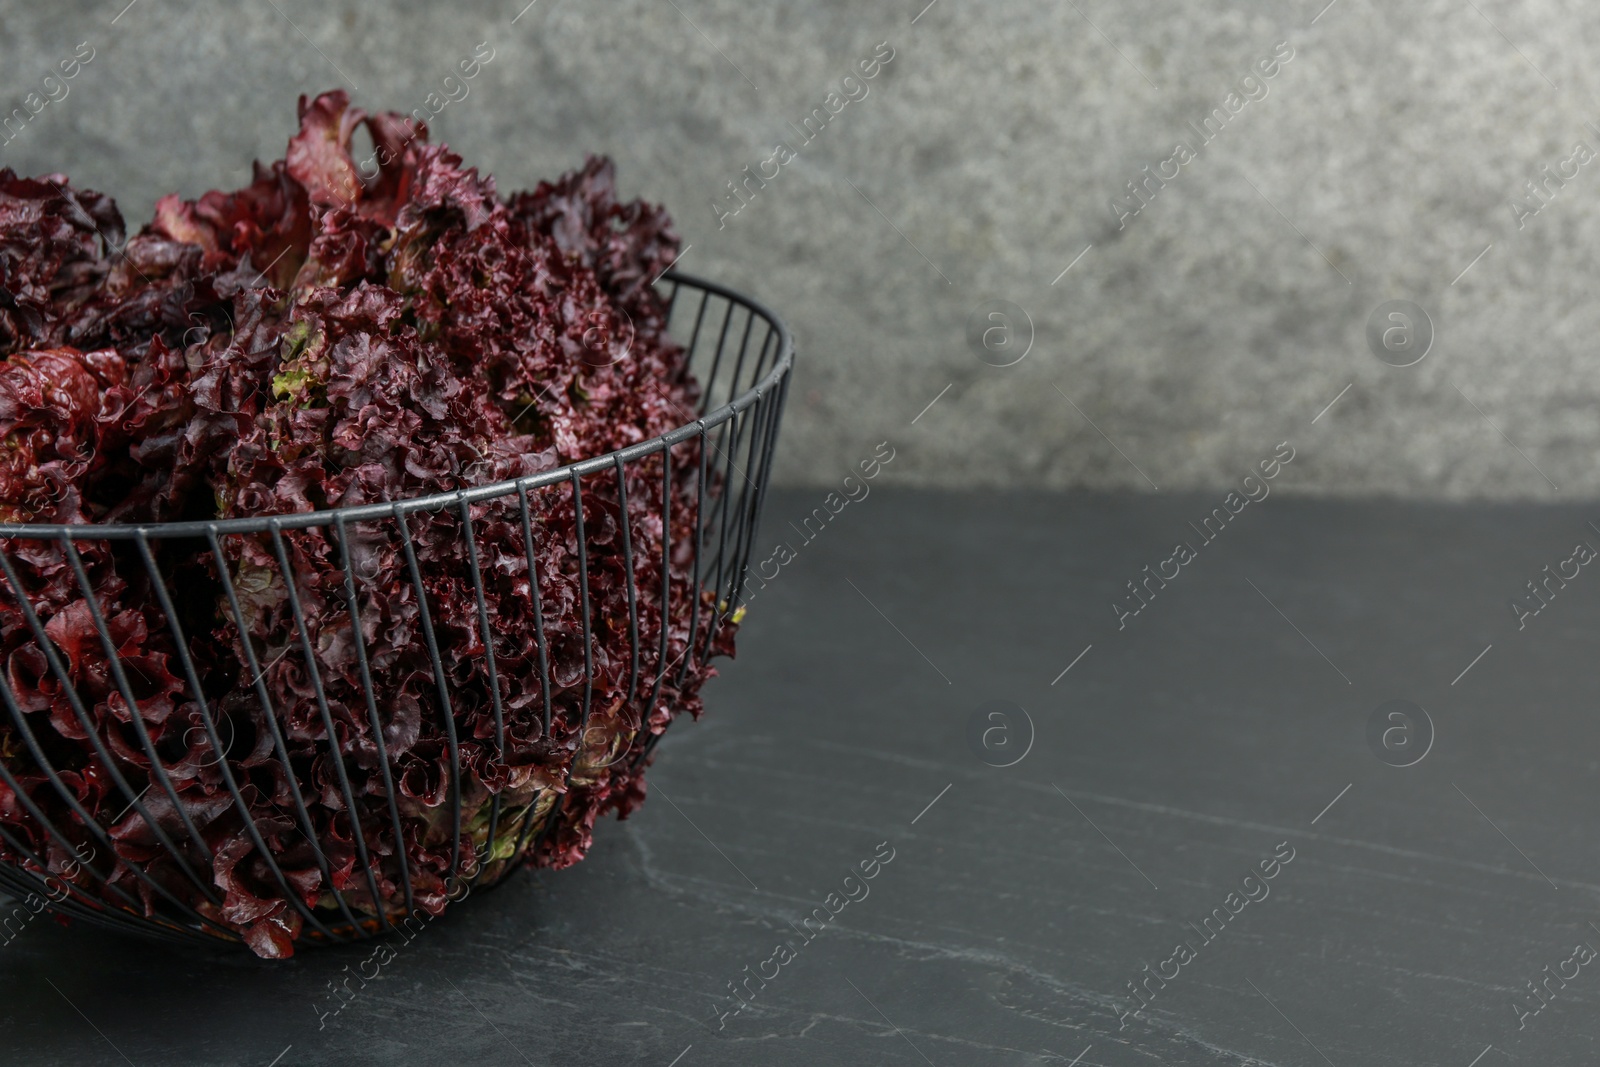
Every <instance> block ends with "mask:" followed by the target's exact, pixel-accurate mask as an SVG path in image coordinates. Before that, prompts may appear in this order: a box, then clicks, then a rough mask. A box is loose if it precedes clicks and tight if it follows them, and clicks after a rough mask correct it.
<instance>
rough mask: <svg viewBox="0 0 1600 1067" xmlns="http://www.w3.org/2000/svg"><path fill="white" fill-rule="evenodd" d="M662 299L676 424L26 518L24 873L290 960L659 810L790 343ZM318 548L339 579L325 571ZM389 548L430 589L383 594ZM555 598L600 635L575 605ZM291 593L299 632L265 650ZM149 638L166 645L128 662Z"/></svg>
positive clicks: (34, 884)
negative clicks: (312, 500) (55, 604)
mask: <svg viewBox="0 0 1600 1067" xmlns="http://www.w3.org/2000/svg"><path fill="white" fill-rule="evenodd" d="M658 286H659V288H660V292H661V294H662V297H663V299H664V300H665V301H666V302H667V307H668V309H669V310H668V323H669V332H670V334H671V336H672V337H673V338H674V339H675V340H676V341H677V342H678V343H679V344H680V345H682V346H683V347H684V350H685V353H686V357H685V361H684V367H685V370H684V373H685V374H686V375H692V376H693V377H694V379H695V380H696V381H698V383H699V392H698V397H699V399H698V407H697V410H685V411H684V412H683V413H682V415H683V421H682V424H681V425H679V428H678V429H675V430H673V431H671V432H669V433H665V434H663V435H661V436H658V437H655V438H652V439H650V440H646V441H641V442H639V443H637V444H634V445H630V446H629V447H627V448H623V449H621V450H619V451H616V452H613V453H610V454H607V455H603V456H597V457H594V458H592V459H587V460H583V461H581V462H577V463H572V464H569V465H567V466H564V467H561V468H559V469H554V470H548V471H544V472H542V473H539V474H536V475H532V476H529V477H525V478H521V479H519V480H515V481H507V482H500V483H497V484H493V485H484V486H481V487H476V488H470V489H463V490H460V491H454V492H448V493H441V494H436V495H431V496H426V497H420V498H416V499H410V500H404V501H395V502H385V503H380V504H370V505H362V506H358V507H350V508H343V509H338V510H328V511H318V512H307V513H297V514H283V515H274V516H265V517H260V518H249V519H226V520H215V521H204V520H202V521H193V522H177V523H161V524H148V525H141V526H134V525H116V526H113V525H98V526H96V525H81V526H45V525H27V524H11V525H0V570H3V572H4V573H3V575H0V606H4V607H5V608H6V610H8V611H10V612H11V613H12V616H13V618H14V619H17V620H21V621H20V622H18V623H17V625H16V626H14V627H13V639H12V646H11V647H7V648H5V649H0V656H4V657H5V658H4V659H0V700H3V703H4V708H3V709H0V789H3V790H4V794H3V795H0V890H4V891H5V892H7V893H9V894H11V895H13V896H16V897H18V898H24V899H28V900H29V901H30V906H37V905H38V904H39V901H40V898H42V900H43V906H44V907H47V908H49V909H50V910H52V911H55V912H57V913H59V914H61V915H63V916H67V917H69V918H71V919H74V920H82V921H84V922H88V923H93V924H98V925H101V926H104V927H108V928H111V929H114V930H120V931H124V932H129V933H136V934H141V935H146V936H150V937H156V938H161V939H164V940H170V941H181V942H200V943H206V944H218V943H248V944H249V945H250V946H251V947H252V948H254V949H255V950H256V951H257V952H258V953H259V954H262V955H281V954H288V953H289V952H292V951H293V945H295V944H301V945H303V944H328V943H338V942H348V941H356V940H362V939H366V938H370V937H376V936H381V935H383V934H385V933H387V932H389V931H390V930H392V929H394V928H395V926H396V924H397V923H399V922H400V921H402V920H403V919H405V918H406V917H408V916H413V915H419V914H422V913H427V914H434V913H437V912H438V911H439V910H440V909H442V908H443V907H444V904H445V901H446V899H447V898H448V899H449V900H452V901H453V900H458V899H460V897H461V896H463V895H465V893H466V892H468V891H471V890H476V889H481V888H487V887H489V886H492V885H496V884H499V883H501V882H503V881H504V880H505V879H506V878H507V877H508V876H509V875H510V874H511V873H512V872H513V871H515V870H517V869H518V868H520V867H522V866H525V865H530V864H532V865H551V866H564V865H566V864H567V863H570V862H574V861H575V860H576V859H577V858H579V857H580V856H581V854H582V851H583V848H584V847H586V845H587V842H588V840H589V836H588V835H589V830H590V827H591V826H592V825H593V822H594V819H595V818H596V816H597V815H598V814H600V813H602V812H605V811H609V810H621V811H623V812H624V813H625V812H626V811H628V810H630V809H631V807H632V806H634V805H635V804H637V803H638V802H639V800H641V799H642V797H643V784H642V777H641V776H642V774H643V771H644V768H645V766H646V764H647V763H648V762H649V759H650V757H651V755H652V753H653V751H654V748H655V745H656V743H657V742H658V741H659V740H660V737H661V735H662V731H664V730H665V728H666V726H667V725H668V724H669V723H670V722H671V720H672V718H673V717H674V716H675V715H677V714H678V713H681V712H683V711H686V710H687V711H690V712H692V713H694V714H698V712H699V708H700V704H699V696H698V691H699V687H700V685H701V683H702V682H703V681H704V680H705V679H706V677H708V676H709V674H710V673H711V672H710V669H709V667H708V664H709V662H710V661H711V660H712V659H713V658H715V657H716V656H717V655H722V654H727V653H729V652H730V651H731V647H732V641H731V635H732V631H733V629H734V628H735V626H736V624H737V622H738V621H739V619H740V618H741V617H742V610H740V609H739V608H738V607H737V605H739V604H740V601H741V597H742V595H743V593H744V576H745V572H746V567H747V565H748V563H749V559H750V554H751V551H752V548H753V542H754V537H755V533H756V527H757V523H758V521H759V516H760V512H761V507H762V501H763V498H764V496H765V492H766V486H767V481H768V476H769V474H770V470H771V462H772V457H773V452H774V448H775V445H776V441H777V437H778V430H779V424H780V421H781V416H782V411H783V405H784V399H785V395H786V393H787V389H788V384H789V375H790V370H791V368H792V366H793V360H794V352H793V342H792V339H791V337H790V335H789V332H788V330H787V329H786V328H785V327H784V325H783V324H782V323H781V322H780V321H779V320H778V318H777V317H776V316H775V315H774V314H773V313H772V312H770V311H769V310H767V309H766V308H764V307H762V306H761V305H760V304H758V303H756V302H755V301H753V300H750V299H748V298H746V297H743V296H741V295H739V294H737V293H735V292H733V291H731V290H728V289H725V288H723V287H721V286H718V285H715V284H712V283H709V282H705V281H701V280H697V279H694V278H690V277H688V276H684V275H681V274H676V273H670V274H668V275H667V276H666V277H665V278H663V279H662V280H660V281H659V282H658ZM241 545H248V546H249V547H250V551H251V553H252V554H253V555H251V556H250V558H252V559H254V560H256V561H257V563H256V564H254V565H251V566H245V565H244V564H242V563H241V559H244V558H245V557H244V556H243V555H242V554H241V551H240V548H239V546H241ZM313 556H315V558H316V560H318V561H320V562H321V563H323V564H325V566H324V567H323V569H322V570H321V571H315V569H308V568H307V567H305V566H304V565H303V561H304V560H306V559H308V558H311V557H313ZM380 559H381V560H385V561H387V562H386V564H385V565H386V566H389V567H390V568H391V570H390V571H389V572H386V573H398V574H400V575H402V576H403V578H404V580H401V581H399V582H398V584H394V583H391V584H390V585H388V586H380V585H379V584H377V583H376V582H374V583H372V584H368V582H367V578H368V577H370V575H371V574H376V573H380V568H378V567H377V565H376V564H375V563H374V561H376V560H380ZM41 560H47V561H49V563H50V564H51V565H55V566H59V567H62V568H65V570H64V571H63V573H69V574H70V575H73V576H75V580H76V582H77V587H76V588H77V589H78V590H79V594H80V595H81V599H80V600H78V601H76V602H75V605H74V607H75V609H76V610H79V611H81V612H84V613H86V614H87V616H88V617H87V618H86V619H84V620H81V627H80V631H81V632H80V637H81V640H79V641H76V642H74V641H65V642H64V641H63V640H62V635H61V631H60V630H59V629H58V626H57V624H56V621H55V619H52V618H43V617H41V615H40V613H39V612H37V611H36V610H35V607H34V605H33V603H32V601H31V600H30V597H29V596H28V595H27V593H28V585H27V581H26V575H28V574H29V573H32V572H31V571H30V570H29V568H37V567H38V566H39V565H40V561H41ZM262 560H265V563H264V564H262V563H260V561H262ZM452 561H454V562H453V565H452ZM96 568H100V569H101V570H96ZM102 571H103V572H105V573H113V574H114V575H115V576H116V582H117V585H116V588H118V589H122V588H130V589H132V588H136V589H137V590H138V593H139V596H140V600H139V604H140V607H139V609H138V610H139V611H141V612H142V613H143V614H142V615H141V616H139V617H138V618H137V619H134V618H131V616H132V615H133V614H134V613H133V612H132V611H124V612H122V613H120V614H119V613H117V612H114V611H111V610H105V609H103V605H102V600H103V599H104V598H103V596H102V594H101V593H100V592H99V589H100V588H102V587H101V586H97V585H96V584H95V582H94V580H93V579H91V577H90V575H91V573H95V574H99V573H102ZM208 583H210V584H208ZM441 590H445V591H448V592H450V593H451V597H453V600H450V602H451V603H455V604H458V605H461V606H462V607H461V609H460V610H458V611H454V612H447V611H445V610H444V608H443V606H442V605H443V604H444V601H442V600H441ZM78 605H81V607H78ZM557 607H559V608H561V610H563V611H565V612H566V614H565V615H561V616H560V618H562V619H565V618H569V617H570V618H575V619H579V620H581V627H579V626H576V625H569V624H566V623H563V624H562V625H561V626H559V627H557V626H556V625H555V624H553V623H551V622H550V621H549V620H551V619H553V618H556V617H557V616H556V615H555V614H554V611H555V609H556V608H557ZM269 611H270V612H277V613H278V614H277V615H275V616H274V619H275V620H276V624H277V625H279V626H280V629H281V632H282V633H283V634H284V635H285V637H284V640H283V642H282V647H257V646H258V644H259V643H260V642H259V641H256V640H252V639H250V638H249V637H248V636H244V637H241V636H240V635H241V634H243V635H249V634H252V633H257V632H259V629H255V630H253V629H252V628H251V627H252V626H253V625H256V624H258V623H259V622H260V619H261V617H262V613H264V612H269ZM64 614H66V612H65V611H64V610H63V611H60V612H57V615H56V617H57V618H59V617H60V616H61V615H64ZM507 619H520V620H523V624H521V625H517V626H510V625H507V624H505V620H507ZM197 620H203V621H200V622H197ZM397 620H398V621H397ZM494 620H498V621H499V623H500V624H499V625H497V624H496V623H495V621H494ZM130 627H132V628H133V629H134V630H136V631H137V636H138V638H139V641H140V642H142V645H141V646H140V647H141V648H142V649H143V650H144V651H142V652H140V651H137V650H135V652H133V653H130V651H129V649H130V648H133V646H134V644H135V642H134V641H133V639H132V638H130V637H129V633H130V632H133V631H131V630H130ZM396 634H399V635H400V636H396ZM669 635H671V638H672V640H670V641H669ZM152 648H159V649H160V654H159V657H157V658H158V659H159V662H160V663H161V664H162V665H164V667H167V666H169V667H170V675H171V676H172V678H174V679H176V680H177V682H176V683H175V684H174V685H173V686H172V690H173V691H172V692H170V693H165V694H158V696H159V697H160V698H161V699H164V700H165V701H166V704H164V705H163V706H164V707H167V706H168V705H170V707H168V710H167V711H165V712H163V714H165V715H168V716H171V717H176V718H177V722H176V724H173V723H169V722H166V721H164V720H163V721H161V722H160V723H158V724H157V725H159V726H160V727H162V728H161V729H159V730H158V731H157V733H159V735H160V736H157V737H153V736H152V730H151V728H150V724H148V723H147V719H148V718H149V716H148V715H147V714H146V712H145V709H146V708H147V707H148V706H150V702H151V701H152V700H154V699H156V697H152V695H151V693H150V692H149V689H150V687H151V684H152V683H151V682H150V679H149V675H150V674H152V673H153V670H152V665H153V664H154V663H155V662H156V660H154V659H151V658H149V657H151V656H153V655H155V653H151V652H150V651H149V650H150V649H152ZM86 649H87V650H88V651H85V650H86ZM86 656H87V657H89V658H90V659H93V662H94V664H96V667H95V668H94V669H96V670H99V671H100V674H98V675H96V678H97V679H98V680H99V682H100V683H102V685H101V690H100V691H98V693H99V695H97V696H94V697H93V698H92V699H94V700H99V701H100V704H99V705H98V706H97V708H96V710H99V711H101V712H102V714H104V710H105V709H106V708H109V709H110V712H109V713H110V714H111V715H113V716H115V717H116V721H115V722H110V720H106V721H107V722H110V725H108V726H105V727H104V729H101V728H100V727H97V726H96V725H95V722H94V721H93V720H92V719H91V717H90V716H89V711H90V710H91V707H90V706H89V702H90V700H91V697H89V696H86V695H85V692H84V688H85V683H84V681H83V671H84V670H85V668H84V667H83V664H84V662H86V660H85V659H84V657H86ZM18 664H22V665H23V666H21V667H19V666H17V665H18ZM19 672H23V673H26V674H27V677H26V681H27V684H28V685H29V686H30V687H32V688H31V689H30V690H29V691H28V692H29V693H32V694H34V695H33V696H32V697H30V696H28V695H27V694H26V693H24V692H22V689H21V687H20V685H19V678H22V674H21V673H19ZM27 672H31V673H27ZM219 677H220V678H224V679H226V681H225V682H223V683H219V682H218V681H217V679H218V678H219ZM396 679H402V680H403V681H396ZM269 682H271V683H272V684H271V685H269ZM39 692H47V693H50V694H53V695H54V696H53V699H54V700H55V704H54V706H53V707H52V708H43V707H41V706H39V699H38V697H37V693H39ZM284 692H292V693H294V694H297V699H298V701H299V703H298V704H296V705H295V707H297V708H299V709H300V710H299V711H293V710H292V709H286V707H285V702H284V701H283V700H282V699H281V694H282V693H284ZM274 693H278V694H279V695H280V699H277V700H276V701H275V699H274V697H273V694H274ZM30 700H31V701H32V703H30ZM68 705H70V709H68V708H67V706H68ZM64 709H65V710H64ZM129 709H135V710H134V711H133V712H132V713H131V714H130V713H129ZM72 715H75V716H76V717H77V719H78V720H81V722H82V723H83V728H82V729H79V728H78V727H74V726H73V725H72V719H71V718H70V716H72ZM63 723H64V724H65V727H63V725H62V724H63ZM418 723H421V724H423V725H422V726H419V725H417V724H418ZM424 726H425V727H426V728H425V729H424V728H423V727H424ZM184 727H187V731H186V732H184V730H183V728H184ZM354 727H358V728H359V729H357V730H355V732H354V733H352V728H354ZM63 728H65V729H66V730H68V731H76V732H74V733H70V734H62V733H61V732H60V731H61V730H62V729H63ZM517 730H521V731H524V733H523V734H516V733H514V731H517ZM419 731H420V733H419ZM77 733H82V734H83V735H84V736H83V737H81V738H77ZM64 736H70V737H72V738H76V740H75V742H74V744H75V745H76V747H73V746H72V745H67V744H65V742H64V741H63V737H64ZM419 736H420V737H421V738H422V740H418V738H419ZM179 737H181V743H179V741H178V740H177V739H176V738H179ZM530 738H531V740H530ZM358 742H359V743H358ZM291 746H297V747H295V748H294V751H293V753H291ZM308 746H309V747H308ZM519 746H520V747H519ZM541 746H545V747H541ZM307 751H312V752H313V753H314V758H311V759H307V758H306V757H305V753H306V752H307ZM508 752H516V753H519V755H518V756H516V757H515V758H507V753H508ZM530 752H531V753H533V755H531V756H530V755H528V754H529V753H530ZM546 752H548V753H552V755H550V757H549V759H545V758H544V757H543V756H542V755H540V754H541V753H546ZM397 753H404V756H405V758H404V759H401V758H398V757H397ZM418 753H422V754H421V755H419V754H418ZM180 793H184V794H185V795H186V796H187V797H188V799H187V800H185V799H182V798H181V797H180ZM202 794H203V796H204V798H205V799H204V802H203V803H200V802H197V801H196V800H195V797H197V796H201V795H202ZM86 795H92V796H93V797H94V799H95V801H96V803H94V804H87V803H86V802H85V800H84V797H85V796H86ZM264 798H265V799H264ZM91 808H93V809H94V811H92V812H91V810H90V809H91ZM8 809H9V810H8ZM341 811H342V817H341V816H340V812H341ZM423 846H426V850H424V848H423ZM428 850H431V851H428ZM424 851H425V852H426V854H427V855H429V856H433V855H437V856H441V857H444V859H443V861H442V862H438V863H434V864H433V865H432V866H431V867H430V866H428V865H427V864H425V863H422V862H420V861H418V860H417V859H416V856H417V855H419V854H422V853H423V852H424ZM269 905H270V907H269ZM257 910H261V911H263V914H262V915H256V914H255V911H257ZM267 911H270V912H271V914H265V912H267ZM271 924H277V929H276V930H273V929H267V930H266V931H265V932H264V933H260V930H261V928H263V927H265V926H270V925H271ZM258 933H259V936H261V937H266V938H267V939H268V942H269V943H267V944H266V945H265V946H263V944H258V942H257V936H258ZM274 938H277V939H278V940H277V941H274V940H273V939H274ZM285 939H286V940H288V941H289V942H290V947H289V948H288V952H282V951H277V952H275V951H270V949H271V948H272V947H273V945H275V944H276V945H278V947H279V948H281V947H282V945H281V944H280V943H279V942H280V941H282V940H285ZM264 949H265V950H264Z"/></svg>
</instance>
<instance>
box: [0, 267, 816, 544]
mask: <svg viewBox="0 0 1600 1067" xmlns="http://www.w3.org/2000/svg"><path fill="white" fill-rule="evenodd" d="M657 281H669V282H673V283H674V284H678V285H687V286H690V287H691V288H695V289H699V290H701V291H703V292H705V293H708V294H714V295H716V296H720V297H722V298H723V299H725V300H729V301H731V302H734V303H738V304H743V305H744V306H745V307H746V308H748V309H749V310H750V312H751V313H752V314H756V315H759V316H761V318H763V319H765V320H766V322H767V325H768V326H770V327H771V328H772V329H773V331H774V332H775V333H776V334H777V335H778V356H777V360H776V362H775V363H774V364H773V367H772V370H770V371H769V372H767V374H766V376H765V377H763V378H762V379H761V380H760V381H758V382H756V383H754V384H753V385H751V386H750V388H748V389H746V390H745V391H744V392H743V393H740V394H739V395H738V396H736V397H731V398H730V399H729V400H728V401H727V402H726V403H724V404H722V405H721V406H720V407H718V408H716V409H715V410H713V411H708V412H706V413H705V414H703V415H701V416H700V417H699V418H698V419H695V420H694V421H693V422H688V423H684V424H683V425H682V426H679V427H676V428H675V429H672V430H668V431H667V432H666V433H662V434H657V435H656V436H654V437H652V438H650V439H649V440H646V441H640V442H638V443H637V444H632V445H628V446H627V447H625V448H619V449H616V450H614V451H611V452H607V453H604V454H603V455H599V456H592V457H590V458H588V459H580V460H574V461H573V462H571V463H567V464H564V465H562V466H560V467H556V468H552V469H551V470H547V471H540V472H539V473H538V474H530V475H527V476H525V477H522V478H513V479H510V480H508V481H501V482H493V483H491V484H488V485H480V486H474V487H472V488H470V489H453V490H448V491H446V492H442V493H430V494H428V495H427V496H418V497H411V498H409V499H406V500H394V501H380V502H377V503H372V504H356V505H352V506H350V507H344V508H323V509H320V510H316V511H295V512H279V513H275V514H271V515H253V516H250V517H248V518H239V519H191V520H187V521H183V522H146V523H0V538H6V539H15V540H30V541H44V540H54V541H60V540H69V541H87V540H93V541H106V540H142V539H144V538H148V537H152V536H153V537H204V536H207V535H210V534H241V533H265V532H268V531H270V530H275V529H277V530H297V529H314V528H318V527H324V526H327V527H332V526H335V525H338V524H341V523H349V522H365V521H370V520H373V519H381V518H388V517H391V516H394V517H399V516H403V515H410V514H414V513H416V512H420V511H438V510H440V509H441V508H445V507H449V506H451V505H456V506H460V505H461V504H472V503H476V502H478V501H480V500H491V499H494V498H496V497H501V496H506V495H508V494H511V493H516V492H518V491H520V490H526V489H540V488H544V487H546V486H550V485H555V484H557V483H559V482H564V481H570V480H572V479H574V478H578V477H581V476H583V475H586V474H593V473H594V472H596V471H599V470H603V469H605V468H607V467H613V466H615V465H616V464H617V463H619V462H631V461H632V460H635V459H638V458H640V457H642V456H647V455H650V454H652V453H654V452H659V451H661V450H663V449H669V448H671V447H672V446H674V445H676V444H678V443H680V442H682V441H685V440H687V439H689V438H691V437H696V436H700V435H703V434H704V433H705V432H706V431H707V430H708V429H711V428H712V427H715V426H720V425H721V424H722V423H724V422H727V421H728V420H729V419H731V418H733V417H734V416H735V415H737V414H739V413H740V412H741V411H743V410H744V409H745V408H747V407H749V406H750V405H752V404H754V403H756V402H757V401H758V400H760V399H761V398H762V396H763V395H765V394H766V393H767V391H769V390H771V389H773V388H775V387H777V386H778V384H779V383H780V382H782V381H783V379H784V377H785V376H787V375H788V373H789V371H790V369H791V368H792V367H793V364H794V335H793V334H792V333H791V332H790V331H789V327H788V325H787V324H786V323H785V322H784V321H783V320H782V319H781V318H779V316H778V314H777V313H776V312H774V311H773V310H772V309H771V308H770V307H768V306H767V305H766V304H764V303H763V302H761V301H760V300H757V299H756V298H755V297H752V296H749V295H748V294H746V293H741V292H739V291H737V290H735V289H731V288H729V287H727V286H724V285H720V284H718V283H717V282H713V281H709V280H707V279H705V278H701V277H699V276H697V275H693V274H686V273H682V272H680V271H676V270H671V271H668V272H667V273H665V274H663V275H662V276H661V277H660V278H658V279H657Z"/></svg>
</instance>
